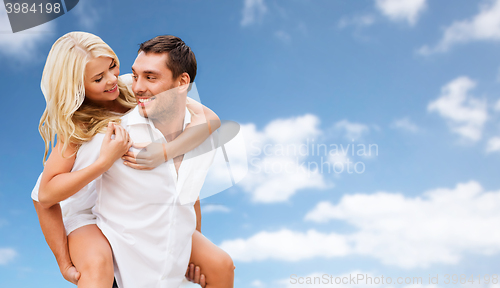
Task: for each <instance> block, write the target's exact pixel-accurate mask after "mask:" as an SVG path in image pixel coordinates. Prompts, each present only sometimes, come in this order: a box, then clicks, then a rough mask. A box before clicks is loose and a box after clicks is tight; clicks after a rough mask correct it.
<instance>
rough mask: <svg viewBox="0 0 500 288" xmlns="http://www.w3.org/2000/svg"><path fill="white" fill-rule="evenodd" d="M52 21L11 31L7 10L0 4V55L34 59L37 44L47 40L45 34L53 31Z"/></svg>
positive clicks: (23, 59)
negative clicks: (14, 31)
mask: <svg viewBox="0 0 500 288" xmlns="http://www.w3.org/2000/svg"><path fill="white" fill-rule="evenodd" d="M53 22H54V21H50V22H47V23H45V24H42V25H39V26H36V27H33V28H31V29H28V30H25V31H21V32H18V33H12V30H11V29H10V22H9V18H8V16H7V11H6V10H5V6H4V5H0V27H2V28H0V29H1V31H0V32H2V34H1V37H0V55H2V56H4V57H13V58H14V59H16V60H19V61H22V62H27V61H29V60H32V59H34V58H35V57H36V56H37V55H36V53H37V52H38V46H39V45H40V44H41V43H43V42H45V41H46V40H47V38H48V37H47V36H48V35H51V33H53V32H54V31H55V25H54V23H53Z"/></svg>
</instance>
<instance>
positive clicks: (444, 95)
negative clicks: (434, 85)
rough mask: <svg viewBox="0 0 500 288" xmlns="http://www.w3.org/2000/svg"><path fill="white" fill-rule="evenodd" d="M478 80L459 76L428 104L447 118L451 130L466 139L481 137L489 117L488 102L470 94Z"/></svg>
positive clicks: (428, 108) (432, 109)
mask: <svg viewBox="0 0 500 288" xmlns="http://www.w3.org/2000/svg"><path fill="white" fill-rule="evenodd" d="M475 86H476V82H474V81H472V80H471V79H469V78H468V77H458V78H456V79H455V80H453V81H451V82H449V83H448V84H446V85H445V86H444V87H443V88H441V95H440V97H439V98H438V99H436V100H434V101H432V102H431V103H429V105H428V106H427V110H428V111H429V112H437V113H439V114H440V115H441V117H443V118H444V119H446V120H447V122H448V124H449V126H450V128H451V130H452V131H453V132H454V133H456V134H459V135H460V136H462V137H463V138H465V139H469V140H472V141H477V140H479V139H481V134H482V130H483V126H484V123H485V122H486V120H487V119H488V112H487V110H486V102H485V101H482V100H479V99H476V98H474V97H472V96H471V95H469V91H470V90H472V89H473V88H474V87H475Z"/></svg>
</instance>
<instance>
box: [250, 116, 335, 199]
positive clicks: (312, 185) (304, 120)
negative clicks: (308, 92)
mask: <svg viewBox="0 0 500 288" xmlns="http://www.w3.org/2000/svg"><path fill="white" fill-rule="evenodd" d="M319 123H320V121H319V119H318V117H316V116H314V115H311V114H306V115H304V116H299V117H294V118H289V119H277V120H274V121H272V122H270V123H269V124H268V125H266V126H265V127H264V129H263V130H262V131H258V130H257V128H256V127H255V125H254V124H246V125H242V126H241V128H242V132H243V135H244V136H245V139H246V145H247V147H249V148H248V150H249V154H250V155H249V164H250V165H249V166H250V168H249V173H248V175H247V176H246V178H245V179H244V180H243V181H242V182H241V183H240V185H241V187H242V188H243V190H245V191H246V192H248V193H250V194H251V195H252V200H253V201H255V202H261V203H272V202H283V201H287V200H288V199H289V198H290V197H291V196H293V195H294V194H295V193H296V192H297V191H299V190H301V189H308V188H309V189H324V188H327V187H328V185H327V184H326V182H325V180H324V178H323V176H322V175H321V174H320V173H319V171H317V170H316V169H314V168H316V167H309V166H308V165H307V163H306V164H305V163H304V161H305V159H307V157H308V155H309V153H310V151H309V148H308V145H309V143H310V142H311V141H313V139H314V138H315V137H318V136H319V135H320V134H321V133H322V132H321V130H320V129H319V128H318V126H319Z"/></svg>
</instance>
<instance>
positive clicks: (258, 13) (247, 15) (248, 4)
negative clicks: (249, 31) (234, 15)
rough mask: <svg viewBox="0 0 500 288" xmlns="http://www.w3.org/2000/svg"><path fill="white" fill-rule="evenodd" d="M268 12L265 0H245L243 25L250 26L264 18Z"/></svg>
mask: <svg viewBox="0 0 500 288" xmlns="http://www.w3.org/2000/svg"><path fill="white" fill-rule="evenodd" d="M266 13H267V6H266V4H265V3H264V0H245V2H244V7H243V12H242V14H243V18H242V19H241V22H240V24H241V26H249V25H252V24H254V23H256V22H258V21H261V20H262V17H263V16H264V15H265V14H266Z"/></svg>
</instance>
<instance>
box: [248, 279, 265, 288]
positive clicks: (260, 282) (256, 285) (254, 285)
mask: <svg viewBox="0 0 500 288" xmlns="http://www.w3.org/2000/svg"><path fill="white" fill-rule="evenodd" d="M250 286H252V287H266V284H264V283H262V281H260V280H254V281H252V283H250Z"/></svg>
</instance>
